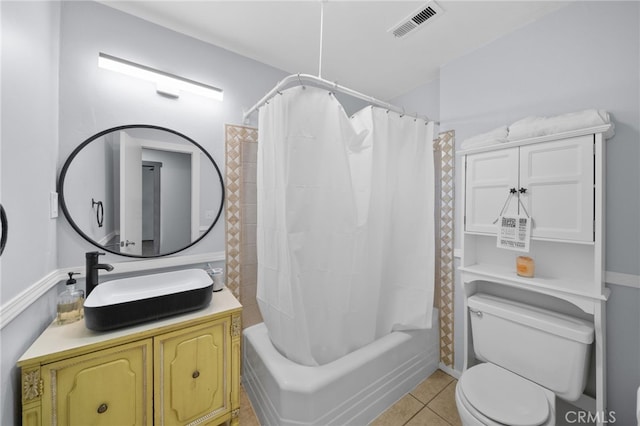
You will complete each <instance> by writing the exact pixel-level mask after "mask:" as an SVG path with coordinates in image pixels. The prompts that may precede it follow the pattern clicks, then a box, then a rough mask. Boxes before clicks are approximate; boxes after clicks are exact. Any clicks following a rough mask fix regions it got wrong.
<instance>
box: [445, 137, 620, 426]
mask: <svg viewBox="0 0 640 426" xmlns="http://www.w3.org/2000/svg"><path fill="white" fill-rule="evenodd" d="M609 127H610V126H609V125H604V126H599V127H594V128H589V129H582V130H576V131H572V132H565V133H563V134H557V135H549V136H543V137H538V138H532V139H526V140H522V141H514V142H506V143H498V144H495V145H491V146H486V147H480V148H474V149H468V150H465V151H460V152H458V155H461V156H463V158H462V161H463V165H464V169H463V170H464V171H463V173H464V175H463V182H464V203H465V205H464V216H465V219H464V231H463V233H462V238H461V239H462V259H461V266H460V268H459V270H460V275H461V279H462V282H463V289H464V292H465V299H464V300H465V301H464V306H465V310H464V316H465V320H464V327H465V330H464V336H465V337H464V338H465V354H464V361H465V366H464V368H465V369H466V368H468V367H470V366H471V365H473V364H475V363H476V362H477V360H475V359H474V356H473V342H472V340H471V333H470V330H469V327H470V322H469V317H468V310H467V298H468V297H469V296H470V295H472V294H474V293H476V292H478V291H488V292H491V291H493V292H498V293H499V294H505V295H509V296H512V297H515V298H521V299H523V301H527V302H529V303H533V304H535V303H539V304H541V305H545V304H547V303H551V304H552V305H554V306H556V305H557V306H559V307H561V308H562V309H567V310H571V309H573V310H575V312H576V313H579V314H580V315H581V316H584V317H586V318H588V319H591V320H592V321H593V324H594V328H595V343H594V345H593V347H594V349H593V353H594V363H593V365H594V366H593V370H592V371H591V377H592V379H593V382H594V385H593V386H592V388H591V389H590V390H589V391H588V392H589V393H590V395H584V396H583V397H582V398H581V399H580V400H579V401H578V403H577V404H578V405H579V407H580V408H583V409H586V410H589V411H591V412H599V413H604V412H605V411H606V372H605V365H606V362H605V355H606V354H605V350H604V348H605V347H606V342H605V333H604V330H605V329H606V324H605V318H606V315H605V305H606V300H607V298H608V297H609V293H610V292H609V290H608V289H607V288H606V287H605V286H604V280H603V276H604V193H603V188H604V176H605V173H604V165H605V150H604V132H606V131H607V130H608V129H609ZM511 192H514V194H513V195H511ZM509 197H511V199H510V202H509V203H508V208H507V209H506V210H505V212H506V213H510V214H513V213H518V212H520V213H521V214H522V213H525V212H524V211H523V210H526V213H528V215H529V216H530V217H531V218H532V223H533V227H532V232H531V236H532V238H531V242H530V250H529V253H527V255H528V256H530V257H532V258H533V259H534V261H535V275H534V277H533V278H524V277H520V276H518V275H517V273H516V258H517V256H519V255H522V254H524V253H522V252H518V251H512V250H505V249H502V248H498V247H497V231H498V226H497V222H495V223H494V221H495V220H496V219H497V218H498V216H499V215H500V213H501V211H502V209H503V207H504V205H505V202H507V199H508V198H509ZM518 198H519V199H520V202H521V204H520V203H519V202H518ZM506 213H505V214H506ZM566 302H569V304H566ZM563 304H564V305H563ZM571 305H573V306H571ZM580 311H581V312H580ZM599 418H601V419H606V418H607V417H606V415H602V414H600V417H599ZM600 424H602V423H600Z"/></svg>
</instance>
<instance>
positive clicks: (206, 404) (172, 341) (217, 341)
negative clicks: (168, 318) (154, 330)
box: [154, 318, 231, 425]
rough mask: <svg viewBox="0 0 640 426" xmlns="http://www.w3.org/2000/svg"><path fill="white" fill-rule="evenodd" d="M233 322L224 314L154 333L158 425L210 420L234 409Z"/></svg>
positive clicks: (156, 420)
mask: <svg viewBox="0 0 640 426" xmlns="http://www.w3.org/2000/svg"><path fill="white" fill-rule="evenodd" d="M229 327H230V323H229V321H228V320H227V319H226V318H225V319H221V320H218V321H213V322H211V323H208V324H204V325H202V326H196V327H190V328H188V329H186V330H178V331H175V332H172V333H167V334H163V335H161V336H157V337H155V338H154V346H155V353H154V356H155V361H154V366H155V371H154V374H155V376H154V377H155V382H156V383H157V385H156V386H155V388H154V403H155V424H156V425H182V424H186V423H191V422H194V421H197V423H198V424H206V423H202V422H205V421H207V420H209V419H213V418H215V417H217V415H218V414H220V413H225V412H230V411H231V410H230V406H229V404H230V402H231V401H230V397H229V396H230V393H229V392H230V386H229V384H230V383H231V371H230V369H228V368H225V366H226V365H228V364H229V360H230V357H231V346H230V345H229V336H230V334H229ZM214 424H215V423H214Z"/></svg>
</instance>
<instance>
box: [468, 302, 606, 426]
mask: <svg viewBox="0 0 640 426" xmlns="http://www.w3.org/2000/svg"><path fill="white" fill-rule="evenodd" d="M468 307H469V317H470V318H471V335H472V340H473V351H474V353H475V355H476V359H478V360H480V361H482V363H481V364H477V365H475V366H473V367H471V368H469V369H467V370H465V371H464V372H463V373H462V375H461V376H460V379H459V380H458V385H457V386H456V405H457V407H458V412H459V414H460V418H461V420H462V424H463V425H464V426H475V425H489V426H503V425H509V426H541V425H545V426H546V425H550V426H551V425H555V399H556V396H558V397H561V398H563V399H565V400H567V401H575V400H577V399H578V398H579V397H580V396H581V395H582V392H583V390H584V386H585V383H586V379H587V369H588V367H589V354H590V345H591V343H592V342H593V333H594V332H593V324H591V323H590V322H587V321H584V320H581V319H578V318H573V317H570V316H568V315H564V314H560V313H557V312H552V311H548V310H546V309H541V308H536V307H532V306H528V305H525V304H522V303H518V302H514V301H512V300H507V299H502V298H499V297H495V296H490V295H487V294H480V293H477V294H474V295H473V296H470V297H469V298H468Z"/></svg>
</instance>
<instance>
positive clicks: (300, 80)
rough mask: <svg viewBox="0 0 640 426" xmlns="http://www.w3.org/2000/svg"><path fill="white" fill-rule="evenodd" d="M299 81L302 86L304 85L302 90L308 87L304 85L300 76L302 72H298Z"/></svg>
mask: <svg viewBox="0 0 640 426" xmlns="http://www.w3.org/2000/svg"><path fill="white" fill-rule="evenodd" d="M298 81H299V82H300V86H302V90H304V89H306V87H304V83H303V82H302V79H301V78H300V73H298Z"/></svg>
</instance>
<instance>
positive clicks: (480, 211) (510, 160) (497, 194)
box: [465, 148, 518, 234]
mask: <svg viewBox="0 0 640 426" xmlns="http://www.w3.org/2000/svg"><path fill="white" fill-rule="evenodd" d="M517 187H518V148H509V149H503V150H499V151H491V152H483V153H479V154H471V155H468V156H467V165H466V200H465V216H466V222H465V229H466V231H469V232H484V233H492V234H495V233H496V232H497V227H496V225H495V224H494V223H493V222H494V220H495V219H496V218H497V217H498V215H499V214H500V211H501V210H502V206H503V205H504V204H505V201H507V198H508V197H509V190H510V189H511V188H517ZM517 208H518V199H517V197H515V196H514V197H512V198H511V200H510V203H509V208H508V210H507V211H506V212H507V213H516V212H517Z"/></svg>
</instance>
